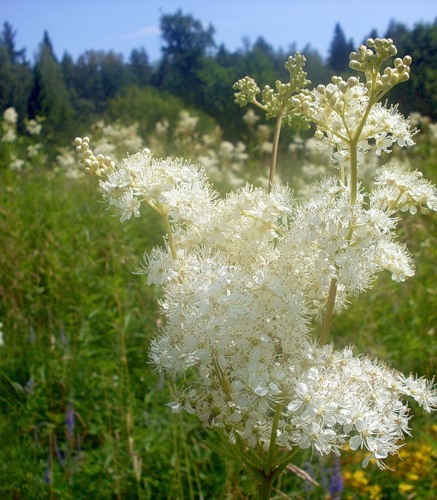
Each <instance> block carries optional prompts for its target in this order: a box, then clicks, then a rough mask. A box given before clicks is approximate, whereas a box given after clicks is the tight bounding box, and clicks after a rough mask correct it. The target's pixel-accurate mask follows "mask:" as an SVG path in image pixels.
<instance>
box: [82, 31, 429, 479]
mask: <svg viewBox="0 0 437 500" xmlns="http://www.w3.org/2000/svg"><path fill="white" fill-rule="evenodd" d="M395 54H396V49H395V48H394V46H393V44H392V41H391V40H389V39H387V40H385V39H376V40H372V39H369V40H368V42H367V46H362V47H360V48H359V50H358V52H357V53H353V54H352V56H351V57H352V59H351V67H353V68H355V69H357V71H360V72H362V73H364V76H365V78H366V81H365V82H361V81H360V80H359V78H357V77H351V78H349V79H348V80H347V81H345V80H343V79H342V78H340V77H334V78H333V79H332V82H331V83H330V84H328V85H326V86H324V85H319V86H318V87H317V88H316V89H314V90H312V91H304V88H305V87H306V86H307V85H308V83H309V82H308V81H307V80H306V73H305V72H304V71H303V63H304V61H305V58H304V57H303V56H300V55H299V54H297V55H296V56H294V57H292V58H290V59H289V60H288V61H287V63H286V68H287V69H288V71H289V73H290V82H289V83H287V84H282V83H281V82H276V85H275V89H272V88H271V87H268V86H266V87H264V89H263V91H262V92H261V102H258V101H257V96H258V94H259V93H260V89H259V88H258V86H257V84H256V82H255V81H254V80H252V79H251V78H249V77H246V78H243V79H242V80H240V81H238V82H237V83H236V84H235V86H234V88H235V89H236V90H237V91H238V92H237V93H236V94H235V98H236V101H237V102H238V104H240V105H245V104H247V103H249V102H250V103H253V104H255V105H257V106H258V107H259V108H260V109H262V110H263V111H264V112H265V113H266V116H267V117H268V118H269V117H270V118H271V117H275V118H276V133H275V138H274V140H273V141H274V142H273V143H271V144H269V151H272V154H273V156H274V155H275V151H276V150H277V140H278V127H280V124H281V121H284V123H286V124H290V123H291V122H292V120H295V119H296V120H297V121H299V120H300V119H302V116H303V115H305V117H306V118H307V119H309V120H311V121H313V122H314V123H315V124H316V126H317V128H318V130H317V132H316V137H317V140H318V142H319V143H320V142H322V143H324V144H325V145H327V146H329V147H331V150H332V148H334V147H335V153H334V154H333V155H332V156H333V158H332V160H333V163H335V164H336V165H337V167H338V175H336V176H335V177H333V178H330V179H322V180H320V181H319V182H318V183H317V184H316V185H314V186H313V187H312V188H311V190H310V194H309V196H308V197H307V198H304V199H302V200H297V199H295V198H294V196H293V195H292V193H291V192H290V190H289V189H288V188H287V187H284V186H281V185H280V183H276V182H275V175H274V168H273V167H272V168H271V170H270V176H269V181H268V191H266V190H265V189H261V188H257V187H254V186H252V185H250V184H248V183H247V184H246V185H244V186H243V187H241V188H239V189H238V190H236V191H234V192H231V193H229V194H228V195H227V196H226V197H224V198H218V196H217V195H216V193H215V192H214V191H213V190H212V188H211V186H210V185H209V183H208V180H207V177H206V174H205V171H204V170H203V168H202V167H200V166H198V165H196V164H193V163H191V162H189V161H186V160H182V159H177V158H176V159H171V158H165V159H159V158H155V157H154V156H153V154H152V153H151V152H150V151H149V150H141V151H139V152H138V153H136V154H133V155H129V156H127V158H125V159H123V160H122V161H121V162H119V163H116V162H115V161H113V160H112V159H111V158H110V157H109V156H106V157H105V156H103V155H97V156H96V155H95V154H94V153H93V152H92V150H91V149H90V140H89V138H87V137H85V138H83V139H81V138H77V139H76V140H75V146H76V150H77V152H78V154H79V157H80V163H81V165H82V168H83V169H84V170H85V172H87V173H89V174H92V175H95V176H97V177H98V178H99V184H100V188H101V190H102V191H103V193H104V196H105V198H106V199H107V201H108V203H109V205H110V206H113V207H114V208H115V209H116V210H117V211H118V212H119V213H120V220H121V221H122V222H123V221H125V220H128V219H129V218H131V217H132V216H135V217H138V216H140V214H141V209H142V204H144V203H146V204H148V205H149V206H150V207H151V208H152V209H154V210H155V211H157V212H158V213H159V214H160V215H161V216H162V217H163V220H164V223H165V227H166V233H167V234H166V239H165V244H164V246H163V247H160V248H154V249H153V250H152V251H151V252H150V253H149V254H148V255H146V256H145V257H144V263H143V269H142V270H141V271H140V272H145V273H146V274H147V275H148V277H147V282H148V284H155V285H158V286H161V287H162V295H161V299H160V302H159V305H160V308H161V313H162V316H163V317H165V321H164V322H163V323H162V325H161V326H160V328H159V331H158V332H157V335H156V336H155V338H154V340H153V341H152V345H151V350H150V357H151V361H152V363H153V364H154V365H155V366H156V367H157V369H159V370H162V371H165V372H167V373H168V374H170V375H171V376H174V377H180V379H181V380H184V381H186V382H185V383H182V384H181V385H180V386H178V387H176V389H175V391H174V394H173V401H172V402H171V403H170V404H169V406H170V407H171V409H172V410H173V411H174V412H181V411H186V412H187V413H189V414H190V415H196V416H197V417H198V418H199V419H200V420H201V422H202V423H203V424H204V425H205V426H206V427H212V428H218V429H219V430H220V432H221V433H222V435H224V436H226V438H227V440H228V442H229V443H230V446H232V445H238V446H240V448H239V449H240V450H241V449H244V450H245V453H247V454H248V455H250V456H251V459H253V460H254V461H255V462H253V463H258V462H259V461H261V462H262V460H264V459H265V456H267V457H272V456H274V455H275V453H276V452H277V453H278V454H279V450H284V449H285V450H292V449H294V448H301V449H312V450H313V451H315V452H317V453H318V454H320V455H326V454H329V453H333V454H335V455H337V456H338V455H340V453H341V451H342V450H344V449H345V448H349V449H352V450H359V449H364V450H366V457H365V459H364V461H363V466H366V465H367V464H368V463H369V461H370V460H373V461H375V462H376V463H377V465H378V466H380V467H381V468H384V467H385V465H384V460H385V459H386V458H387V457H388V456H389V455H392V454H395V453H397V450H398V449H399V448H400V446H402V440H403V439H404V435H405V434H409V432H410V430H409V427H408V423H409V408H408V406H407V402H406V401H405V399H406V398H413V399H414V400H416V401H417V402H418V404H419V405H421V406H422V407H423V408H424V409H425V410H426V411H431V410H433V409H435V407H436V390H435V387H434V385H433V382H430V381H426V380H425V379H420V378H419V379H417V378H413V377H409V378H406V377H405V376H404V375H402V374H401V373H399V372H397V371H396V370H393V369H390V368H389V367H387V366H385V365H384V364H383V363H381V362H379V361H377V360H375V359H371V358H369V357H365V356H357V355H355V354H354V352H353V349H352V348H345V349H342V350H338V349H335V347H334V345H333V344H327V343H326V342H325V341H324V340H323V337H322V341H321V342H320V343H317V342H315V341H314V339H312V337H311V331H312V327H313V324H314V322H321V323H322V325H321V329H322V333H323V331H325V329H326V325H328V326H329V320H330V316H331V315H332V313H333V312H334V311H338V310H341V309H342V308H345V307H347V306H348V305H349V302H350V300H351V298H352V297H354V296H357V295H359V294H360V293H362V292H363V291H364V290H366V289H368V288H370V287H371V285H372V283H373V282H374V280H375V279H376V277H377V275H378V273H380V272H381V271H383V270H388V271H389V272H390V273H391V274H392V278H393V279H394V280H395V281H404V280H405V279H407V278H409V277H411V276H412V275H413V274H414V266H413V264H412V259H411V256H410V254H409V251H408V249H407V248H406V246H405V245H403V244H401V243H399V242H398V241H397V239H396V233H395V231H396V226H397V223H398V220H397V219H396V218H395V217H394V214H395V213H396V212H397V211H398V210H409V211H410V212H414V211H415V208H416V207H419V208H420V209H421V210H422V211H424V210H426V209H428V210H431V209H435V205H436V195H435V190H434V187H433V186H431V185H430V184H429V183H428V182H426V181H424V180H423V179H422V178H421V176H420V174H418V173H417V172H404V173H401V172H400V171H399V169H397V167H385V168H384V169H382V170H381V172H380V173H379V174H378V176H377V177H376V181H375V185H374V187H373V189H371V191H370V194H366V192H365V191H364V189H363V188H362V186H361V185H360V183H359V182H358V179H357V168H358V165H359V164H360V163H363V162H364V158H365V155H367V154H369V153H370V151H371V147H372V145H373V144H375V146H374V150H375V152H376V154H377V155H378V154H379V153H381V152H382V151H384V152H389V151H390V150H391V146H392V145H393V144H394V143H397V144H398V145H400V146H405V145H412V144H413V141H412V139H411V138H412V136H413V134H414V130H411V127H410V125H409V122H408V120H405V119H404V118H403V117H402V116H401V115H400V114H399V113H398V111H397V108H396V107H391V108H387V107H386V106H383V105H381V104H380V102H379V101H380V99H381V97H382V96H383V95H384V94H385V93H386V92H387V91H388V90H389V89H390V88H391V87H392V86H393V85H395V84H397V83H399V82H401V81H404V80H405V79H406V78H407V77H408V74H409V64H410V62H411V58H408V57H405V58H404V59H402V60H401V59H396V60H395V61H394V68H391V69H390V68H388V69H384V70H383V72H382V73H380V70H381V67H382V65H383V63H385V62H386V61H387V59H388V58H389V57H391V56H393V55H395ZM381 71H382V70H381ZM371 75H373V76H375V75H376V77H375V78H373V77H372V78H370V77H371ZM181 118H182V120H181V121H182V122H186V123H185V125H184V130H185V129H187V130H188V129H190V128H191V129H192V128H193V126H195V124H194V121H193V120H191V119H190V116H189V115H184V116H182V117H181ZM267 139H268V136H265V137H263V142H266V141H267ZM204 142H205V143H206V144H208V143H209V139H205V141H204ZM214 155H215V156H214V158H213V159H215V160H217V158H219V159H220V162H221V163H222V164H223V165H226V164H227V163H231V162H232V161H233V157H234V155H237V156H240V157H243V156H244V157H245V155H246V152H245V148H244V147H242V146H238V145H237V146H234V145H233V144H231V143H229V142H226V141H225V142H222V143H221V146H220V148H219V151H218V153H216V152H215V153H214ZM330 155H331V154H330ZM203 158H204V161H205V162H207V161H208V160H209V161H210V162H211V163H212V160H211V158H212V156H208V155H204V156H203ZM273 164H274V162H273ZM187 381H189V382H187ZM275 450H276V451H275ZM272 467H273V464H269V465H268V466H266V467H265V468H263V474H267V472H266V471H268V472H269V473H270V471H271V468H272Z"/></svg>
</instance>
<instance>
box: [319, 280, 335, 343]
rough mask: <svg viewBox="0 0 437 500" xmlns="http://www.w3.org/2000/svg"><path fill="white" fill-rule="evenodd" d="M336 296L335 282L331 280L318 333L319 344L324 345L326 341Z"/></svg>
mask: <svg viewBox="0 0 437 500" xmlns="http://www.w3.org/2000/svg"><path fill="white" fill-rule="evenodd" d="M336 295H337V280H336V279H335V278H333V279H332V280H331V286H330V287H329V295H328V302H327V303H326V313H325V317H324V318H323V323H322V331H321V332H320V343H321V344H322V345H325V344H326V342H327V340H328V333H329V328H330V326H331V319H332V316H333V314H334V306H335V296H336Z"/></svg>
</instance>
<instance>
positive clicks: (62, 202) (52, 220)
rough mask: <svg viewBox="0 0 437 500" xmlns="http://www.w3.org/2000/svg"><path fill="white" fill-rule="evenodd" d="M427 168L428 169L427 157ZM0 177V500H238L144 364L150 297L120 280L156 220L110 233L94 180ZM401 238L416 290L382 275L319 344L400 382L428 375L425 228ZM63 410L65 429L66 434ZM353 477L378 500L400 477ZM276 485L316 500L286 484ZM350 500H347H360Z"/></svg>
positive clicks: (154, 232)
mask: <svg viewBox="0 0 437 500" xmlns="http://www.w3.org/2000/svg"><path fill="white" fill-rule="evenodd" d="M425 167H426V168H427V169H428V170H429V172H432V169H434V168H435V160H433V161H431V160H428V163H427V164H426V165H425ZM429 172H428V173H429ZM426 173H427V172H426V171H425V174H426ZM0 177H1V179H0V322H3V328H2V330H3V332H4V339H5V345H4V346H2V347H0V411H1V418H0V442H1V446H0V497H1V498H24V499H35V498H48V497H51V498H66V499H68V498H74V499H81V498H84V499H85V498H201V497H202V496H203V498H245V495H246V493H247V492H246V493H244V491H243V490H242V489H241V484H240V483H241V482H243V483H244V474H243V473H242V472H241V471H240V470H239V469H238V468H237V467H236V466H234V465H233V464H231V463H228V462H227V461H226V460H225V459H223V458H222V457H219V456H218V455H216V454H214V453H213V452H211V451H210V450H209V449H208V448H207V446H205V444H204V442H205V439H207V433H206V432H205V431H204V430H203V429H202V428H201V427H200V424H199V423H198V422H197V420H195V419H194V418H193V417H188V416H185V415H176V416H175V415H172V414H171V412H170V410H169V409H168V408H167V407H166V406H165V405H166V403H168V402H169V401H170V400H171V395H170V388H169V381H168V380H166V379H163V378H162V377H161V376H160V375H159V374H157V373H155V372H154V371H153V369H152V367H151V366H149V365H148V363H147V360H148V355H147V352H148V345H149V341H150V338H151V336H152V335H153V332H154V331H155V329H156V323H157V320H158V319H159V313H158V310H157V305H156V300H157V298H158V296H157V292H156V290H155V289H153V288H149V287H147V286H146V283H145V279H144V276H138V275H135V274H133V273H132V271H133V270H135V269H136V268H137V267H138V265H139V261H140V259H141V257H142V254H143V252H144V251H147V250H150V249H151V248H152V246H153V245H157V244H160V243H161V241H162V232H163V230H162V226H161V222H160V220H159V218H158V217H157V216H156V215H155V214H154V213H153V212H152V211H149V212H148V213H145V214H143V216H142V217H141V218H140V219H139V220H138V219H135V220H133V221H129V222H127V223H125V224H120V223H119V221H118V219H117V217H114V216H113V215H112V214H108V213H107V212H106V207H105V206H104V205H102V204H101V203H99V201H98V200H99V194H98V192H97V189H96V185H95V183H94V182H93V180H92V179H88V178H83V179H77V180H71V179H66V178H64V177H63V176H62V175H60V174H52V173H50V172H45V171H33V172H32V171H30V172H28V173H25V174H23V175H18V174H15V173H13V172H10V171H2V172H0ZM401 239H402V240H403V241H406V242H408V244H409V246H410V249H411V250H412V253H413V255H415V257H416V260H417V275H416V277H415V278H413V279H412V280H411V281H410V282H408V283H405V284H401V285H398V284H396V283H394V282H392V281H391V279H390V277H389V275H388V274H387V275H383V276H382V277H381V279H380V280H379V281H378V282H377V283H376V286H375V287H374V289H373V290H371V291H370V292H369V293H368V294H365V295H363V296H362V297H360V298H359V299H358V300H357V301H355V302H354V303H353V304H352V305H351V307H350V309H349V310H348V311H347V312H346V313H344V314H342V315H341V316H338V317H337V318H335V320H334V323H333V329H332V335H333V338H334V339H335V341H336V343H337V344H338V345H340V346H341V345H347V344H349V343H354V344H356V346H357V350H358V351H359V352H363V353H369V354H371V355H378V356H380V357H381V358H383V359H385V360H386V361H387V363H389V364H391V365H393V366H394V367H395V368H398V369H400V370H402V371H403V372H405V371H407V372H408V371H410V370H411V371H413V372H417V373H418V374H421V375H426V376H428V377H432V376H433V375H434V373H435V369H436V361H437V360H436V347H435V346H436V343H435V335H436V332H435V331H434V327H435V320H436V311H437V303H436V293H437V292H436V287H435V269H434V265H435V262H436V246H437V245H436V217H435V216H429V217H422V216H417V217H415V218H411V219H410V220H408V221H407V220H406V221H405V222H403V224H402V231H401ZM71 408H72V409H73V410H74V414H75V423H74V428H72V426H71V424H70V427H68V426H67V424H66V414H67V412H68V411H69V409H70V410H71ZM415 413H416V412H415ZM417 413H418V414H420V415H421V416H420V417H419V418H418V419H417V421H416V422H414V421H413V428H414V434H415V436H417V438H418V440H419V442H420V443H425V444H428V445H429V444H433V438H435V433H434V436H433V435H432V433H431V427H432V423H433V421H432V419H431V418H429V417H426V416H423V415H422V414H421V412H419V411H418V412H417ZM208 439H211V438H208ZM212 439H214V437H213V438H212ZM414 446H416V445H415V442H414V441H412V442H411V443H409V444H408V446H407V449H410V450H413V449H415V448H414ZM309 458H310V457H309V456H307V455H305V454H303V455H302V456H301V457H300V458H298V459H296V461H295V465H298V466H301V467H303V466H304V461H305V460H308V459H309ZM432 460H434V462H433V463H434V464H435V456H434V458H433V459H432ZM344 463H345V464H348V465H347V467H348V470H349V469H350V470H351V471H353V470H355V469H357V468H359V465H358V464H356V463H355V462H353V461H352V460H351V459H348V458H346V459H345V461H344ZM329 467H330V465H329V462H328V463H326V464H324V465H320V464H319V463H318V461H317V460H313V462H312V464H311V465H305V467H304V468H306V469H307V470H313V472H314V474H315V476H316V478H317V479H318V480H320V479H321V478H322V477H323V474H324V472H323V471H325V472H326V470H328V469H329ZM366 477H367V478H368V480H369V481H370V482H372V481H373V482H374V483H375V484H384V485H385V486H384V488H386V490H384V491H397V490H396V488H397V486H396V485H397V484H398V482H402V481H404V479H405V478H404V476H402V475H399V476H396V473H393V474H392V473H386V472H382V473H381V472H380V471H378V470H376V469H375V468H374V467H373V468H372V467H370V469H369V470H368V471H366ZM242 479H243V481H242ZM396 481H397V482H396ZM420 481H421V486H420V488H421V490H420V491H421V492H422V494H423V496H420V498H431V497H427V496H426V491H427V490H428V491H432V484H433V483H432V481H435V479H433V478H432V477H425V478H421V479H420ZM277 486H279V487H280V488H281V489H282V491H283V492H292V491H294V492H296V491H299V492H300V494H301V497H303V498H322V497H323V493H322V490H321V488H316V489H315V490H313V491H312V492H311V491H310V490H308V489H305V485H304V483H303V481H302V480H300V479H297V478H296V477H295V475H294V474H286V475H285V476H284V477H283V478H282V479H281V482H280V483H279V485H277ZM434 486H435V484H434ZM387 488H388V489H387ZM390 488H391V490H390ZM393 488H394V489H393ZM363 491H364V490H363ZM289 494H290V493H289ZM359 495H360V493H356V496H353V497H351V498H370V497H369V496H367V497H366V493H363V495H364V496H359ZM381 498H389V497H381ZM399 498H402V496H400V497H399ZM405 498H407V497H406V496H405ZM418 498H419V497H418Z"/></svg>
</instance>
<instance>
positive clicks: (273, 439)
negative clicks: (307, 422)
mask: <svg viewBox="0 0 437 500" xmlns="http://www.w3.org/2000/svg"><path fill="white" fill-rule="evenodd" d="M281 410H282V405H281V404H280V403H276V409H275V416H274V418H273V425H272V432H271V435H270V444H269V452H268V455H267V464H266V468H265V474H266V476H270V472H271V470H272V462H273V455H274V453H275V450H276V431H277V430H278V423H279V417H280V416H281Z"/></svg>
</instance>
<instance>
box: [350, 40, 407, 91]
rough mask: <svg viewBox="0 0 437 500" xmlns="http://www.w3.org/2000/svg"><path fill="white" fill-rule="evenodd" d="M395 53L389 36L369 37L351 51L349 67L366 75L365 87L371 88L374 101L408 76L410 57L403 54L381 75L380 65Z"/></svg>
mask: <svg viewBox="0 0 437 500" xmlns="http://www.w3.org/2000/svg"><path fill="white" fill-rule="evenodd" d="M396 54H397V49H396V47H395V46H394V45H393V40H391V39H390V38H376V39H375V40H374V39H373V38H369V39H368V40H367V41H366V45H361V46H360V47H359V48H358V52H351V54H350V56H349V58H350V62H349V67H350V68H352V69H354V70H356V71H360V72H362V73H364V74H365V76H366V80H367V81H366V84H365V85H366V87H367V88H368V89H369V90H370V89H372V90H373V93H374V96H375V99H374V100H375V101H377V100H379V99H380V98H381V97H382V96H383V95H384V94H386V93H387V92H388V91H389V90H390V89H392V88H393V87H394V86H395V85H397V84H398V83H401V82H405V81H406V80H408V79H409V77H410V65H411V62H412V58H411V57H410V56H405V57H404V58H403V59H400V58H399V57H398V58H396V59H395V60H394V68H390V67H387V68H385V69H384V71H383V73H382V75H381V74H380V69H381V66H382V65H383V64H384V63H385V61H387V59H389V58H390V57H393V56H395V55H396Z"/></svg>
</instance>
